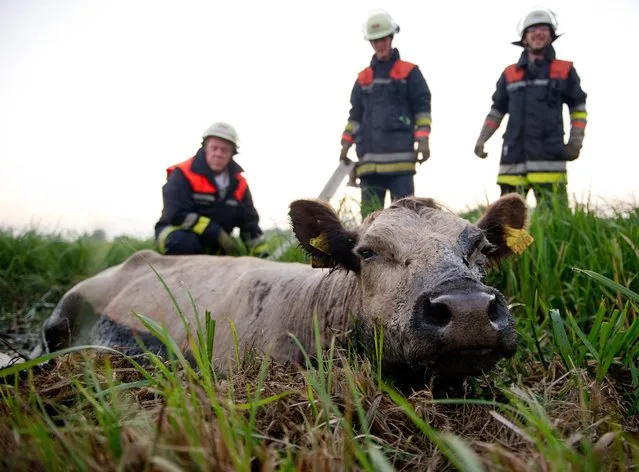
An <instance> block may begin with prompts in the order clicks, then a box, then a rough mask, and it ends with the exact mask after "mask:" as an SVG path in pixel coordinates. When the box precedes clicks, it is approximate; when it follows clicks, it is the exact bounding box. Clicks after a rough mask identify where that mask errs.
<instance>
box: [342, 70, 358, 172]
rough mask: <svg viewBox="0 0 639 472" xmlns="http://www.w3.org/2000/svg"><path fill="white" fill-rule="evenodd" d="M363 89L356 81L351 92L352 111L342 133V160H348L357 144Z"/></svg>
mask: <svg viewBox="0 0 639 472" xmlns="http://www.w3.org/2000/svg"><path fill="white" fill-rule="evenodd" d="M361 93H362V89H361V87H360V86H359V84H358V83H357V81H355V84H353V89H352V90H351V109H350V110H349V112H348V121H347V123H346V126H345V127H344V131H343V132H342V140H341V145H342V151H341V153H340V156H339V157H340V159H342V160H346V159H347V153H348V150H349V148H350V147H351V146H352V145H353V143H354V142H355V133H357V130H358V128H359V124H360V122H361V120H362V97H361Z"/></svg>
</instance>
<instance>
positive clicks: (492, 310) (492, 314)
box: [488, 295, 501, 322]
mask: <svg viewBox="0 0 639 472" xmlns="http://www.w3.org/2000/svg"><path fill="white" fill-rule="evenodd" d="M488 317H489V318H490V321H493V322H497V320H499V318H500V317H501V314H500V313H499V303H498V302H497V297H495V295H492V298H491V300H490V303H489V304H488Z"/></svg>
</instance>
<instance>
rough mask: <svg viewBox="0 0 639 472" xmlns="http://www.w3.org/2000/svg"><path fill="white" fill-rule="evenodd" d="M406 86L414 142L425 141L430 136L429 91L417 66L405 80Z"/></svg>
mask: <svg viewBox="0 0 639 472" xmlns="http://www.w3.org/2000/svg"><path fill="white" fill-rule="evenodd" d="M406 82H407V85H408V102H409V103H410V108H411V111H412V113H413V117H414V119H415V131H414V136H415V141H417V142H420V141H427V140H428V138H429V136H430V127H431V122H432V120H431V115H430V98H431V94H430V89H429V88H428V84H427V83H426V79H425V78H424V75H423V74H422V71H421V70H420V69H419V67H418V66H415V67H414V68H413V70H411V71H410V74H408V77H407V79H406Z"/></svg>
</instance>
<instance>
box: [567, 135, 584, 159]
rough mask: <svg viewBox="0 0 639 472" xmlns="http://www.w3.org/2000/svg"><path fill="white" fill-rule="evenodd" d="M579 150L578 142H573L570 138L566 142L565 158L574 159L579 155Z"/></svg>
mask: <svg viewBox="0 0 639 472" xmlns="http://www.w3.org/2000/svg"><path fill="white" fill-rule="evenodd" d="M580 152H581V146H580V145H579V144H576V143H574V142H573V141H572V140H571V139H569V140H568V144H566V160H567V161H574V160H575V159H577V158H578V157H579V153H580Z"/></svg>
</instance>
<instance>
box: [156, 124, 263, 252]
mask: <svg viewBox="0 0 639 472" xmlns="http://www.w3.org/2000/svg"><path fill="white" fill-rule="evenodd" d="M238 148H239V141H238V135H237V133H236V131H235V128H233V126H231V125H230V124H228V123H222V122H217V123H213V124H212V125H211V126H210V127H209V128H208V129H207V130H206V131H205V132H204V134H203V135H202V145H201V147H200V149H199V150H198V151H197V153H196V154H195V156H193V157H191V158H190V159H187V160H186V161H184V162H181V163H178V164H175V165H172V166H171V167H169V168H168V169H167V170H166V172H167V180H166V183H165V184H164V186H163V187H162V198H163V202H164V208H163V210H162V215H161V217H160V220H159V221H158V222H157V223H156V225H155V237H156V242H157V245H158V248H159V250H160V252H161V253H163V254H167V255H178V254H180V255H181V254H202V253H206V254H227V255H231V254H235V253H237V251H238V247H237V246H236V245H235V241H234V239H233V238H232V237H231V236H230V233H231V232H232V231H233V229H234V228H239V229H240V237H241V239H242V240H243V241H244V242H245V244H246V245H247V246H248V247H249V248H253V249H255V250H256V251H258V252H261V251H263V247H262V246H263V233H262V230H261V229H260V226H259V216H258V213H257V210H256V209H255V207H254V205H253V199H252V197H251V191H250V189H249V186H248V183H247V182H246V179H245V178H244V176H243V175H242V172H243V169H242V167H240V165H239V164H238V163H237V162H236V161H235V159H234V156H235V155H236V154H237V153H238Z"/></svg>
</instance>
